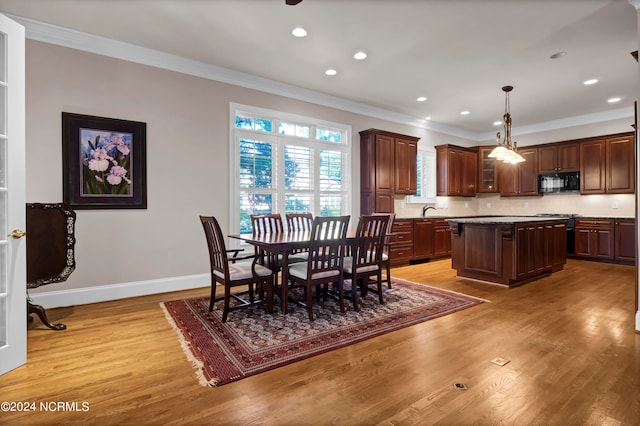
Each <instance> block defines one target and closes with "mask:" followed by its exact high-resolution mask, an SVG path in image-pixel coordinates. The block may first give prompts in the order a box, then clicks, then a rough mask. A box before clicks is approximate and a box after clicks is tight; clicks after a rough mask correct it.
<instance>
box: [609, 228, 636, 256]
mask: <svg viewBox="0 0 640 426" xmlns="http://www.w3.org/2000/svg"><path fill="white" fill-rule="evenodd" d="M614 260H616V261H618V262H624V263H634V262H635V261H636V221H635V219H616V220H615V251H614Z"/></svg>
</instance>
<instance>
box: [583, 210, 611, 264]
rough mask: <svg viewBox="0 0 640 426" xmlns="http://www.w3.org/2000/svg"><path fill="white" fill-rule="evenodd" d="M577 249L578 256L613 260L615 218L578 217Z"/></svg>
mask: <svg viewBox="0 0 640 426" xmlns="http://www.w3.org/2000/svg"><path fill="white" fill-rule="evenodd" d="M575 249H576V253H575V256H576V257H578V258H588V259H601V260H612V259H613V255H614V224H613V219H587V218H585V219H576V244H575Z"/></svg>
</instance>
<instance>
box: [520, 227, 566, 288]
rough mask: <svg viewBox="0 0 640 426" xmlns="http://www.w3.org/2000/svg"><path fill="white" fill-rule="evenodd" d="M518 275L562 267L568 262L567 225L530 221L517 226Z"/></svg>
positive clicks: (522, 275)
mask: <svg viewBox="0 0 640 426" xmlns="http://www.w3.org/2000/svg"><path fill="white" fill-rule="evenodd" d="M516 242H517V250H518V253H519V256H518V257H516V277H518V278H520V277H524V276H527V275H531V274H536V273H541V272H543V271H547V270H550V269H556V268H558V267H562V265H564V264H565V263H566V260H567V256H566V247H567V225H566V224H565V223H558V222H555V223H528V224H526V225H518V226H516Z"/></svg>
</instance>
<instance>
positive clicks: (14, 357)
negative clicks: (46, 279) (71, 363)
mask: <svg viewBox="0 0 640 426" xmlns="http://www.w3.org/2000/svg"><path fill="white" fill-rule="evenodd" d="M24 62H25V57H24V27H23V26H22V25H20V24H18V23H16V22H14V21H12V20H11V19H9V18H7V17H6V16H4V15H0V374H4V373H6V372H7V371H9V370H13V369H14V368H16V367H19V366H20V365H23V364H24V363H26V362H27V324H26V323H27V308H26V304H27V302H26V292H27V290H26V287H27V284H26V283H27V278H26V274H27V270H26V250H25V243H26V241H25V239H24V238H22V236H23V235H22V234H23V230H24V229H25V220H26V219H25V139H24V133H25V121H24V120H25V100H24V98H25V92H24V80H25V69H24Z"/></svg>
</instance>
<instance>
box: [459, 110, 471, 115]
mask: <svg viewBox="0 0 640 426" xmlns="http://www.w3.org/2000/svg"><path fill="white" fill-rule="evenodd" d="M469 114H471V113H470V112H469V111H462V112H461V113H460V115H469Z"/></svg>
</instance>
